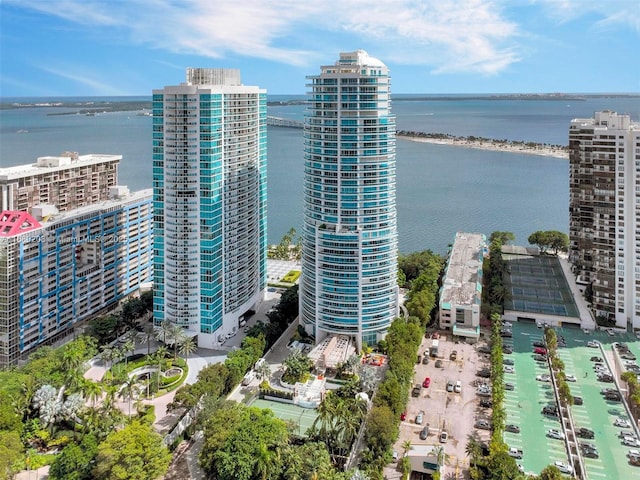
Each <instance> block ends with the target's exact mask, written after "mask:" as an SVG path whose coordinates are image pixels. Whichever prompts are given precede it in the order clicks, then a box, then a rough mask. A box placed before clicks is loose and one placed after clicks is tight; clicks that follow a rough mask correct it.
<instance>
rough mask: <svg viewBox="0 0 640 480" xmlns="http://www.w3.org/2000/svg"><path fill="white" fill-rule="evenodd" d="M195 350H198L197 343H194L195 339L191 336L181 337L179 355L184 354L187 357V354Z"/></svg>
mask: <svg viewBox="0 0 640 480" xmlns="http://www.w3.org/2000/svg"><path fill="white" fill-rule="evenodd" d="M196 350H198V345H197V344H196V341H195V340H194V338H193V337H185V338H183V340H182V342H181V343H180V347H179V351H180V355H184V356H185V357H187V358H189V355H191V354H192V353H193V352H195V351H196Z"/></svg>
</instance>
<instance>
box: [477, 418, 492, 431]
mask: <svg viewBox="0 0 640 480" xmlns="http://www.w3.org/2000/svg"><path fill="white" fill-rule="evenodd" d="M475 427H476V428H479V429H481V430H491V424H490V423H489V422H488V421H487V420H478V421H477V422H476V424H475Z"/></svg>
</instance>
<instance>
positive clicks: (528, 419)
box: [503, 323, 567, 474]
mask: <svg viewBox="0 0 640 480" xmlns="http://www.w3.org/2000/svg"><path fill="white" fill-rule="evenodd" d="M512 330H513V337H512V338H504V339H503V344H504V345H511V346H512V347H513V353H512V354H510V355H505V356H504V358H505V359H508V358H510V359H512V360H513V363H514V367H515V368H514V370H515V373H513V374H509V373H505V374H504V380H505V382H508V383H511V384H513V387H514V389H513V390H507V391H506V392H505V402H504V407H505V411H506V413H507V420H506V423H507V424H514V425H517V426H519V427H520V433H511V432H505V434H504V440H505V442H506V443H507V445H509V447H514V448H518V449H521V450H522V451H523V457H522V459H519V460H517V462H518V464H520V465H522V466H523V468H524V471H525V472H527V473H529V472H530V473H535V474H538V473H540V470H542V468H544V466H546V465H549V464H551V463H554V462H556V461H561V462H564V463H567V454H566V449H565V444H564V442H563V441H562V440H557V439H552V438H548V437H547V433H548V431H549V430H550V429H559V430H562V425H561V424H560V421H559V420H558V419H557V418H556V417H552V416H548V415H543V414H542V413H541V412H542V409H543V408H544V406H546V405H554V404H555V397H554V392H553V387H552V384H551V383H550V382H541V381H537V380H536V377H538V376H541V375H545V374H546V375H549V368H548V364H547V362H538V361H536V360H534V357H535V354H534V353H533V351H534V348H535V347H534V345H533V343H534V342H541V341H542V340H543V338H542V337H543V335H544V331H543V329H541V328H536V326H535V325H531V324H518V323H515V324H514V325H513V329H512Z"/></svg>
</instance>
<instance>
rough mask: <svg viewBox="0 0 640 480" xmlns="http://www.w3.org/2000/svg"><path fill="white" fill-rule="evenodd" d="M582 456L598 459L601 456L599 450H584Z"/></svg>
mask: <svg viewBox="0 0 640 480" xmlns="http://www.w3.org/2000/svg"><path fill="white" fill-rule="evenodd" d="M581 450H582V456H583V457H587V458H598V457H599V456H600V454H599V453H598V449H597V448H588V447H587V448H582V449H581Z"/></svg>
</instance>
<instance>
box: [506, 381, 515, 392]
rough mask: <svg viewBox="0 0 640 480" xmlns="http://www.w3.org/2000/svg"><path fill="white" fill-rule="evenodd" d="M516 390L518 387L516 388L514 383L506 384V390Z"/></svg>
mask: <svg viewBox="0 0 640 480" xmlns="http://www.w3.org/2000/svg"><path fill="white" fill-rule="evenodd" d="M515 388H516V387H515V385H514V384H513V383H509V382H507V383H505V384H504V389H505V390H515Z"/></svg>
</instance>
